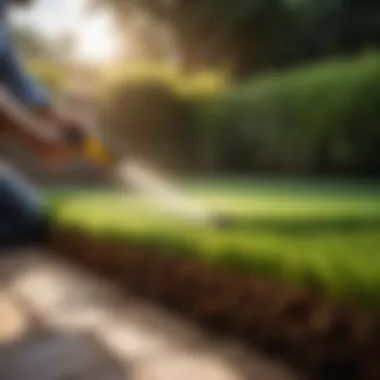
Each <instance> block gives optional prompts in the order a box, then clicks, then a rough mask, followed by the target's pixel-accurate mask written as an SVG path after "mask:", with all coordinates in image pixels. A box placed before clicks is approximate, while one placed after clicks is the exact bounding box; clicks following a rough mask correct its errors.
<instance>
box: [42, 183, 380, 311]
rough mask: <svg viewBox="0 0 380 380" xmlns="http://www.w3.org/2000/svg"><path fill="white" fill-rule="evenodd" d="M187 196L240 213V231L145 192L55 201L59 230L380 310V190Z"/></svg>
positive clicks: (344, 186)
mask: <svg viewBox="0 0 380 380" xmlns="http://www.w3.org/2000/svg"><path fill="white" fill-rule="evenodd" d="M187 191H188V192H189V193H190V194H192V195H194V196H196V197H198V198H200V199H202V200H203V201H204V202H205V204H207V205H208V206H213V207H212V208H214V209H219V210H223V211H228V212H230V213H231V214H232V215H234V216H235V218H236V220H237V224H236V225H235V227H234V228H231V229H229V230H218V229H215V228H212V227H211V226H210V227H204V226H200V225H196V224H194V223H191V222H190V221H188V220H186V219H183V218H181V217H175V216H173V215H167V214H165V210H164V209H158V208H155V207H154V206H152V204H151V203H149V202H147V200H146V199H144V198H142V197H138V196H135V195H125V194H116V193H111V192H88V191H85V190H84V191H66V192H62V193H61V192H58V193H50V195H49V197H48V200H49V201H50V203H49V207H50V210H51V213H52V214H53V215H54V218H55V220H56V223H58V224H59V225H64V226H72V227H76V228H78V229H82V230H84V231H86V232H87V233H89V234H93V235H95V236H104V237H106V238H109V239H112V240H115V239H117V240H122V241H126V242H128V244H130V245H137V246H141V247H146V248H153V250H154V252H157V253H160V254H167V255H178V254H180V255H188V256H189V257H191V258H194V259H197V260H202V261H204V262H205V263H207V264H209V265H219V266H224V267H225V266H227V267H229V268H231V269H234V270H241V271H244V272H247V273H250V274H253V275H254V274H263V275H266V276H271V277H275V278H276V279H279V280H283V281H286V282H291V283H295V284H302V285H307V286H310V287H313V288H316V289H318V290H323V291H325V292H328V293H329V294H331V295H332V296H334V297H337V298H340V299H350V300H354V301H358V302H360V303H363V304H365V305H370V306H371V307H376V308H377V307H380V297H379V291H380V234H379V228H380V187H378V186H377V184H368V183H359V184H352V183H351V184H350V183H347V182H343V183H335V184H332V183H328V182H322V183H310V182H307V183H306V182H300V183H294V182H293V183H288V182H283V181H274V182H273V181H256V182H253V181H250V182H244V183H243V182H239V181H234V182H226V183H220V182H219V183H215V182H214V183H213V182H210V183H209V184H207V183H206V184H205V183H204V182H203V183H202V184H193V183H192V184H189V185H188V187H187Z"/></svg>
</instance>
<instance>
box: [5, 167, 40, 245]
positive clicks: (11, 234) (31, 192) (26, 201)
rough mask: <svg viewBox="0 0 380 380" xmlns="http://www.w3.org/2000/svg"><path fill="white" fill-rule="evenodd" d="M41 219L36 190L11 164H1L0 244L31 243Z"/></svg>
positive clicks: (38, 228) (34, 238) (37, 231)
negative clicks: (8, 165)
mask: <svg viewBox="0 0 380 380" xmlns="http://www.w3.org/2000/svg"><path fill="white" fill-rule="evenodd" d="M43 218H44V216H43V208H42V204H41V200H40V198H39V196H38V193H37V192H36V190H35V189H34V188H33V187H32V186H30V185H29V184H28V183H27V182H26V181H25V180H23V178H22V177H20V176H19V175H18V174H17V173H16V172H15V171H14V170H12V169H11V168H10V167H7V166H0V247H1V246H7V245H14V244H16V245H18V244H25V243H28V242H34V241H35V240H36V238H37V236H36V235H37V234H38V233H39V230H40V226H41V223H42V220H43Z"/></svg>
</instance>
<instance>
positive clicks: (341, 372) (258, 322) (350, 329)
mask: <svg viewBox="0 0 380 380" xmlns="http://www.w3.org/2000/svg"><path fill="white" fill-rule="evenodd" d="M51 243H52V245H53V248H54V249H55V250H56V251H57V252H59V253H61V254H62V255H64V256H65V257H66V258H68V259H70V260H72V261H75V262H77V263H80V264H81V265H84V266H85V267H86V268H89V269H91V270H92V271H94V272H96V273H98V274H100V275H104V276H107V277H110V278H113V279H115V280H117V281H118V282H119V283H122V284H125V285H126V286H127V287H128V289H129V290H131V291H133V292H134V293H136V294H138V295H143V296H144V297H147V298H150V299H153V300H155V301H158V302H160V303H161V304H164V305H166V306H168V307H170V308H173V309H175V310H177V311H179V312H181V313H182V314H184V315H186V316H188V317H191V318H193V319H195V320H197V321H199V322H201V323H203V324H206V325H207V326H209V327H211V328H213V329H218V330H219V331H223V332H228V333H233V334H236V335H239V336H240V337H242V338H244V339H245V340H246V341H248V342H252V343H254V344H255V345H258V346H261V347H262V348H263V349H265V350H266V351H267V352H269V353H271V354H273V355H276V356H279V357H281V358H285V359H287V360H289V361H291V362H292V363H293V364H296V365H297V366H299V367H301V368H303V369H305V370H306V371H307V373H309V374H310V376H311V377H312V378H315V379H347V380H349V379H363V380H365V379H369V380H372V379H376V380H377V379H380V315H378V314H377V313H375V312H373V311H370V310H364V309H360V308H358V307H354V306H351V305H344V304H339V303H338V302H336V301H334V300H332V299H330V298H328V297H327V296H325V295H323V294H317V293H315V292H312V291H310V290H307V289H302V288H296V287H292V286H287V285H286V286H284V284H280V283H275V282H274V281H273V280H268V279H265V278H257V277H250V276H249V277H248V276H243V275H241V274H239V273H233V272H227V271H223V270H221V269H216V268H211V267H208V266H205V265H201V263H197V262H192V261H190V260H185V259H180V258H179V256H177V257H176V258H174V257H169V256H167V257H165V256H162V255H157V254H154V252H144V251H139V250H137V249H132V248H128V246H127V245H121V244H112V243H110V242H106V241H103V240H101V239H99V240H97V241H96V240H94V239H93V238H91V237H86V236H85V235H84V234H82V233H79V232H78V231H74V230H56V231H54V232H53V234H52V241H51Z"/></svg>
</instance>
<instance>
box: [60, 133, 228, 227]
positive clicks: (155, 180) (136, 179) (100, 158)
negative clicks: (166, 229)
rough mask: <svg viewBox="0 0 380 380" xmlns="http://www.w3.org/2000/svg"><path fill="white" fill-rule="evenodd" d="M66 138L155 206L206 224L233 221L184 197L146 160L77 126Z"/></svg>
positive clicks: (82, 152)
mask: <svg viewBox="0 0 380 380" xmlns="http://www.w3.org/2000/svg"><path fill="white" fill-rule="evenodd" d="M66 138H67V141H68V142H69V143H70V144H71V145H72V146H73V147H75V149H76V150H78V151H79V152H80V153H81V154H82V155H83V156H84V157H87V158H89V159H91V160H92V161H94V162H96V163H97V164H102V165H104V164H105V165H107V166H112V170H114V173H115V174H116V176H117V178H118V179H119V180H120V181H121V182H122V184H123V185H124V186H126V187H128V188H132V189H134V190H135V191H136V192H137V193H138V194H141V195H144V196H147V197H148V198H149V200H150V201H151V202H152V203H155V204H156V207H161V208H162V207H164V208H165V210H170V211H171V212H172V213H174V214H175V215H178V216H183V217H185V218H187V219H188V220H191V221H194V222H196V223H197V224H203V225H205V226H212V227H216V228H228V227H231V225H232V224H233V221H232V219H231V217H229V216H226V215H222V214H220V213H217V212H215V211H213V210H210V209H209V208H208V207H207V206H206V205H205V204H204V203H202V202H200V201H199V200H195V199H194V198H190V197H188V196H186V195H185V193H184V192H183V191H181V190H180V189H178V188H177V187H175V186H174V185H173V184H172V181H170V180H167V179H165V178H164V176H162V175H159V174H157V173H155V172H154V171H153V170H152V169H150V168H149V167H148V165H147V164H146V163H143V162H142V161H138V160H136V159H132V158H125V157H122V156H119V155H115V154H114V153H113V152H112V151H111V150H109V149H107V148H106V147H105V145H104V144H103V143H102V142H101V140H100V139H97V138H96V137H94V136H90V135H88V134H86V133H83V132H82V131H78V130H77V129H73V130H70V129H69V130H68V131H67V135H66Z"/></svg>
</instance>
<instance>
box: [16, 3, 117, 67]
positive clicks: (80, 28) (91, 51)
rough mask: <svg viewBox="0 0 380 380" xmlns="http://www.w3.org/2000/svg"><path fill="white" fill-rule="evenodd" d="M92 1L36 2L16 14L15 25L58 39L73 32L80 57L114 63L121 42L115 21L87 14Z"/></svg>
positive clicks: (103, 14) (102, 13)
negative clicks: (36, 29)
mask: <svg viewBox="0 0 380 380" xmlns="http://www.w3.org/2000/svg"><path fill="white" fill-rule="evenodd" d="M88 1H89V0H36V1H35V5H34V6H33V7H31V8H28V9H25V10H17V11H13V12H12V15H11V19H12V22H14V23H16V24H22V25H30V26H32V27H34V28H38V29H39V30H40V31H41V32H43V33H44V34H47V35H48V36H51V37H54V36H58V35H59V34H61V33H62V32H64V31H65V30H72V31H74V32H75V34H76V36H77V38H78V45H77V49H76V53H77V57H78V58H80V59H83V60H96V61H102V60H107V59H112V58H113V57H114V56H115V54H116V51H117V41H116V38H115V34H114V31H113V29H112V22H111V17H110V15H108V14H107V13H106V12H105V11H97V12H96V13H94V14H89V13H88V12H85V8H86V6H87V2H88Z"/></svg>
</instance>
